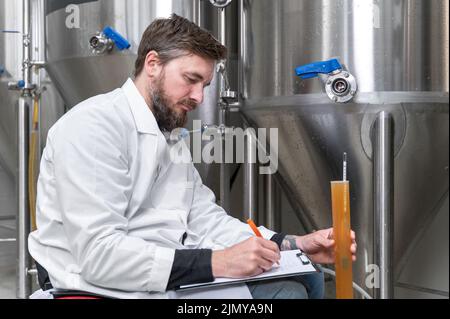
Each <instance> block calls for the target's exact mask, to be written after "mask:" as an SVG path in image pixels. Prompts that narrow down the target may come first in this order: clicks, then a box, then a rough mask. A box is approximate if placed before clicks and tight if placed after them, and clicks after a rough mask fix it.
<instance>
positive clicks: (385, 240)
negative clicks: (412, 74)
mask: <svg viewBox="0 0 450 319" xmlns="http://www.w3.org/2000/svg"><path fill="white" fill-rule="evenodd" d="M391 122H392V118H391V115H390V114H389V113H388V112H386V111H381V112H380V113H379V114H378V115H377V120H376V123H375V134H374V135H375V137H374V139H375V141H374V145H375V152H374V159H373V166H374V190H375V192H374V215H375V220H374V226H375V231H374V246H375V257H374V261H375V264H376V265H378V266H379V267H380V282H379V288H377V289H375V292H374V293H375V298H380V299H390V298H392V297H393V296H394V285H393V274H394V269H393V263H392V255H393V247H394V245H393V244H394V234H393V232H392V230H393V220H394V219H393V218H392V213H393V209H392V203H393V197H392V195H393V194H392V176H393V172H392V168H393V166H392V163H393V153H392V149H393V147H392V146H393V144H392V133H393V130H392V123H391Z"/></svg>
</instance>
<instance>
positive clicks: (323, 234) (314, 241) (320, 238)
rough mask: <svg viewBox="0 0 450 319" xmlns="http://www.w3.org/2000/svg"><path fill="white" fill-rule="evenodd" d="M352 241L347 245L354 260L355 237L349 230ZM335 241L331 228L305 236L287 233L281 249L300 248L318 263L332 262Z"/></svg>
mask: <svg viewBox="0 0 450 319" xmlns="http://www.w3.org/2000/svg"><path fill="white" fill-rule="evenodd" d="M350 238H351V240H352V243H351V245H350V247H349V249H350V251H351V253H352V260H353V261H355V260H356V255H355V254H356V237H355V232H354V231H351V233H350ZM334 245H335V241H334V240H333V228H328V229H322V230H318V231H316V232H313V233H311V234H308V235H305V236H292V235H287V236H286V237H285V239H284V240H283V243H282V244H281V248H282V250H288V249H297V248H298V249H300V250H301V251H303V252H304V253H305V254H306V255H308V257H309V258H310V259H311V260H312V261H313V262H314V263H318V264H332V263H334V261H335V254H334Z"/></svg>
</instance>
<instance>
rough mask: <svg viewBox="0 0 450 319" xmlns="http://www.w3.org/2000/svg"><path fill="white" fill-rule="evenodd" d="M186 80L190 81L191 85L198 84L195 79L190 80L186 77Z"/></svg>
mask: <svg viewBox="0 0 450 319" xmlns="http://www.w3.org/2000/svg"><path fill="white" fill-rule="evenodd" d="M185 79H186V81H188V82H189V83H191V84H194V83H195V82H196V80H195V79H193V78H190V77H187V76H186V77H185Z"/></svg>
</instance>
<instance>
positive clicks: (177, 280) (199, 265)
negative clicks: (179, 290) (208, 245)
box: [167, 249, 214, 290]
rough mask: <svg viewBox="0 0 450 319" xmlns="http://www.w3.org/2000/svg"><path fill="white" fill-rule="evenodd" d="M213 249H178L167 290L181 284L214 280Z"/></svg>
mask: <svg viewBox="0 0 450 319" xmlns="http://www.w3.org/2000/svg"><path fill="white" fill-rule="evenodd" d="M211 257H212V250H211V249H177V250H175V257H174V260H173V265H172V271H171V272H170V277H169V283H168V284H167V290H172V289H174V288H175V287H179V286H181V285H189V284H196V283H202V282H209V281H213V280H214V277H213V274H212V266H211Z"/></svg>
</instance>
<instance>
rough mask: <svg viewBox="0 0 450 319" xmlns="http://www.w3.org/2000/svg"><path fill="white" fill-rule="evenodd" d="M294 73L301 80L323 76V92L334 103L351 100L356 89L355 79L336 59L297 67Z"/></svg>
mask: <svg viewBox="0 0 450 319" xmlns="http://www.w3.org/2000/svg"><path fill="white" fill-rule="evenodd" d="M295 72H296V74H297V75H298V76H300V77H301V78H302V79H310V78H314V77H318V76H319V74H324V75H325V91H326V93H327V95H328V97H329V98H330V99H331V100H332V101H333V102H336V103H345V102H348V101H350V100H351V99H353V97H354V96H355V94H356V91H357V89H358V86H357V84H356V79H355V77H354V76H353V75H351V74H350V73H349V72H348V71H346V70H344V67H343V66H342V65H341V64H340V63H339V61H338V60H337V59H331V60H328V61H319V62H313V63H310V64H306V65H303V66H299V67H297V68H296V69H295Z"/></svg>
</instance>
